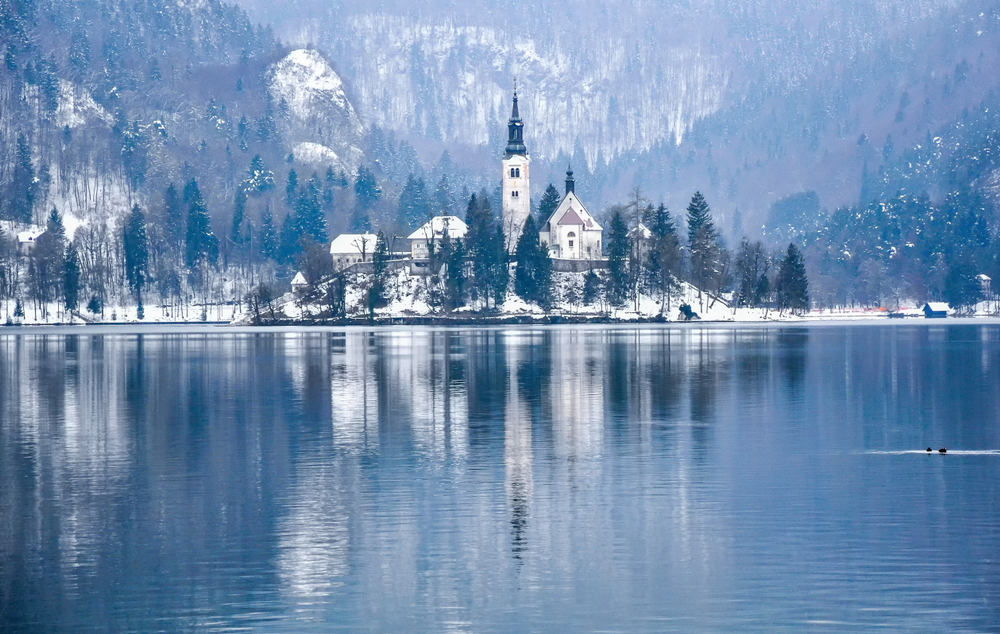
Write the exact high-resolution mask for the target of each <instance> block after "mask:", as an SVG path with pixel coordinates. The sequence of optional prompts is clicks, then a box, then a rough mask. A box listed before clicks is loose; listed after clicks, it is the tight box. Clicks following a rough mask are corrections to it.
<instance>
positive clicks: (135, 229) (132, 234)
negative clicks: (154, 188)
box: [122, 205, 149, 298]
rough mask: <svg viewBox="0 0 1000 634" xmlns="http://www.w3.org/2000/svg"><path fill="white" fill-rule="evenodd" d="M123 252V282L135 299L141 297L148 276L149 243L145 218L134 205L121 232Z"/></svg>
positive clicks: (137, 206)
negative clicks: (126, 284)
mask: <svg viewBox="0 0 1000 634" xmlns="http://www.w3.org/2000/svg"><path fill="white" fill-rule="evenodd" d="M122 246H123V247H124V250H125V280H126V281H127V282H128V287H129V289H130V290H131V291H132V292H133V293H135V295H136V297H139V298H141V297H142V291H143V289H144V288H145V287H146V282H147V278H148V276H149V272H148V271H149V243H148V241H147V239H146V216H145V214H143V213H142V210H141V209H139V205H135V206H134V207H133V208H132V213H130V214H129V215H128V216H127V217H126V219H125V226H124V228H123V231H122Z"/></svg>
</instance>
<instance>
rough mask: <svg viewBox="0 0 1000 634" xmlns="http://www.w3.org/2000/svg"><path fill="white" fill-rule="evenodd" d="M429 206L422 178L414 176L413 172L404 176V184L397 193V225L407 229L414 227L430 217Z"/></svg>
mask: <svg viewBox="0 0 1000 634" xmlns="http://www.w3.org/2000/svg"><path fill="white" fill-rule="evenodd" d="M430 216H431V214H430V206H429V205H428V204H427V190H426V185H425V184H424V179H422V178H415V177H414V176H413V174H410V175H409V176H407V177H406V184H405V185H403V191H402V193H400V195H399V207H398V210H397V219H398V222H399V225H400V226H402V227H406V228H408V229H416V228H417V227H419V226H420V225H422V224H424V223H425V222H427V220H428V219H429V218H430Z"/></svg>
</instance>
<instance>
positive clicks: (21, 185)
mask: <svg viewBox="0 0 1000 634" xmlns="http://www.w3.org/2000/svg"><path fill="white" fill-rule="evenodd" d="M9 187H10V188H9V190H8V191H9V194H8V195H7V197H6V198H7V212H6V217H7V218H8V219H9V220H13V221H15V222H31V219H32V215H33V214H34V210H35V199H36V198H37V196H38V193H39V192H38V182H37V181H36V180H35V166H34V163H33V162H32V160H31V147H30V146H29V145H28V140H27V138H25V136H24V135H23V134H18V135H17V150H16V152H15V157H14V170H13V174H12V175H11V180H10V186H9Z"/></svg>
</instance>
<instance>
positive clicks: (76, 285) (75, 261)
mask: <svg viewBox="0 0 1000 634" xmlns="http://www.w3.org/2000/svg"><path fill="white" fill-rule="evenodd" d="M63 297H64V298H65V300H66V310H70V311H73V310H76V307H77V306H78V305H79V304H80V254H79V253H78V252H77V250H76V245H75V244H74V243H72V242H71V243H69V245H68V246H67V247H66V257H65V260H64V263H63Z"/></svg>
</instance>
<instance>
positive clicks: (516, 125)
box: [503, 85, 528, 159]
mask: <svg viewBox="0 0 1000 634" xmlns="http://www.w3.org/2000/svg"><path fill="white" fill-rule="evenodd" d="M527 154H528V148H527V147H525V145H524V123H523V122H522V121H521V114H520V113H519V112H518V110H517V86H516V85H515V86H514V105H513V106H511V109H510V119H508V120H507V149H506V151H505V152H504V155H503V157H504V158H505V159H509V158H510V157H512V156H527Z"/></svg>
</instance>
